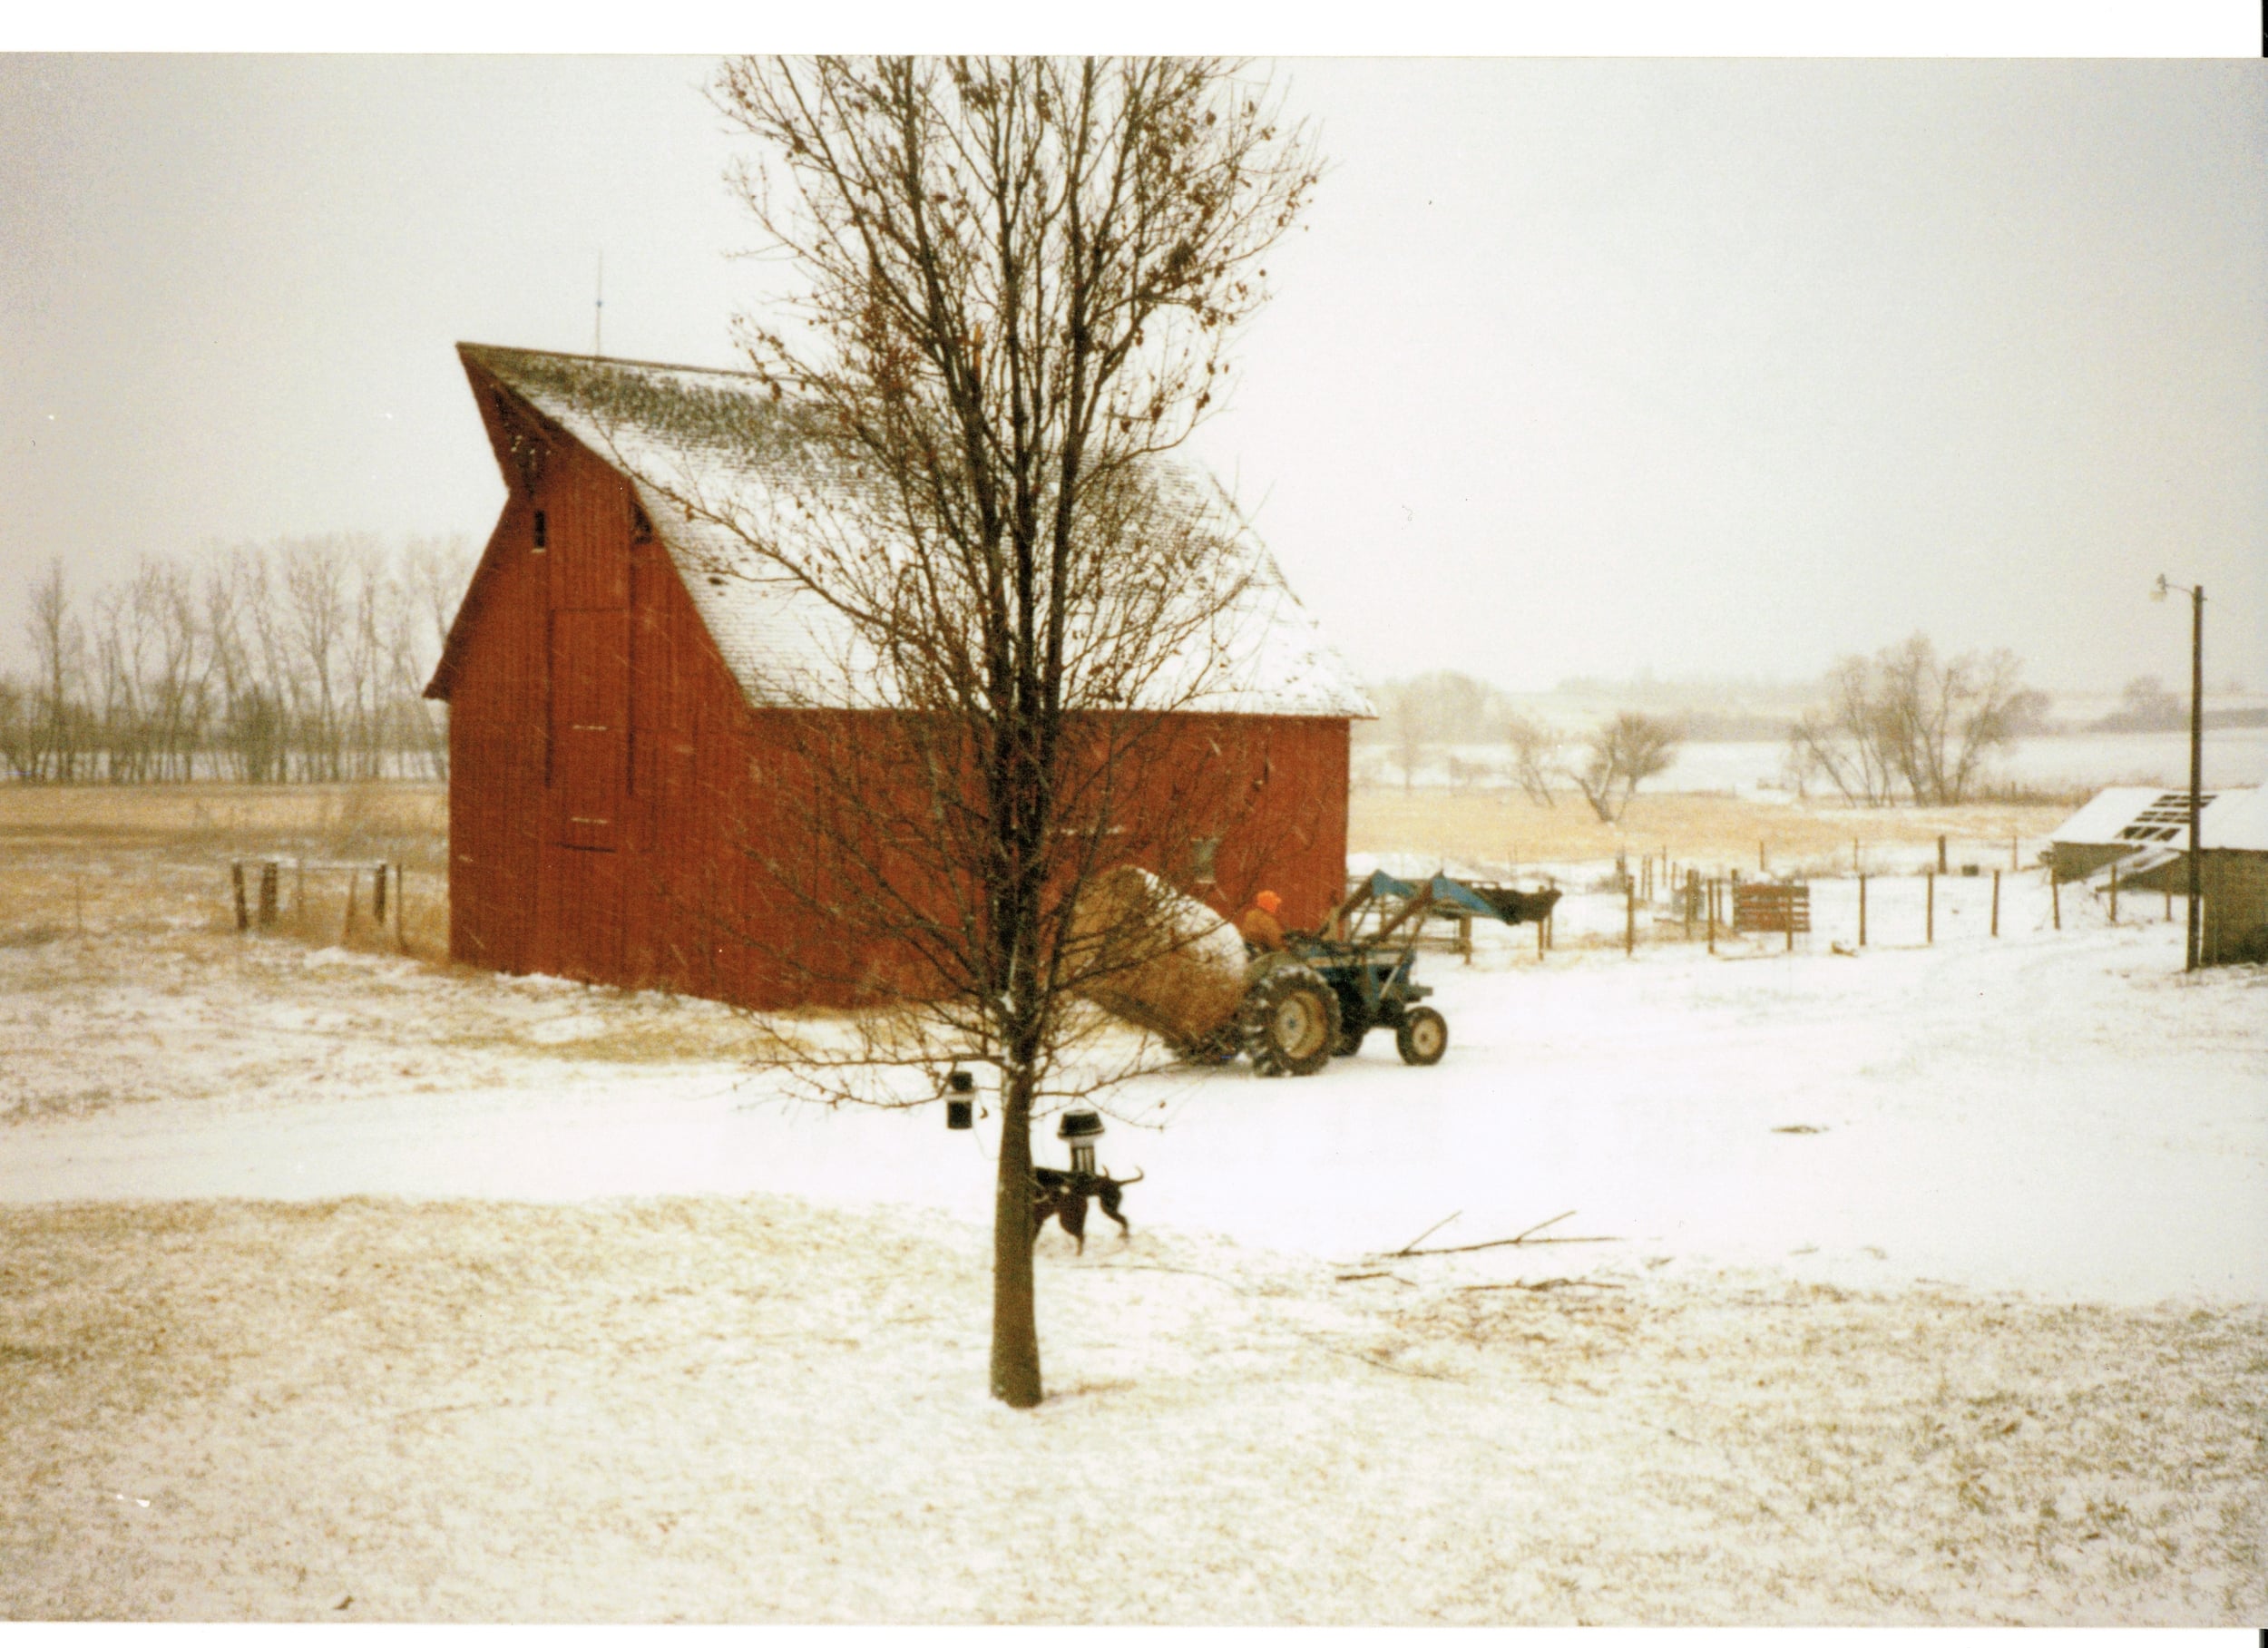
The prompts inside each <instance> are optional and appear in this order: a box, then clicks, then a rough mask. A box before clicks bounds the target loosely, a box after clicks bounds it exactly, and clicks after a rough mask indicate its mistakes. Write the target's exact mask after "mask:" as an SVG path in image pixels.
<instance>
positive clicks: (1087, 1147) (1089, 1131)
mask: <svg viewBox="0 0 2268 1648" xmlns="http://www.w3.org/2000/svg"><path fill="white" fill-rule="evenodd" d="M1055 1136H1056V1137H1057V1138H1060V1139H1061V1140H1062V1141H1063V1142H1064V1143H1065V1144H1066V1145H1068V1146H1070V1152H1071V1171H1072V1172H1073V1173H1092V1172H1093V1171H1094V1170H1095V1141H1096V1140H1097V1139H1099V1138H1100V1137H1101V1136H1102V1117H1100V1116H1097V1115H1096V1114H1095V1113H1094V1112H1093V1111H1092V1110H1066V1111H1064V1112H1063V1119H1062V1121H1061V1124H1060V1125H1059V1126H1057V1127H1056V1129H1055Z"/></svg>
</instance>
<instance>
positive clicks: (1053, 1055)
mask: <svg viewBox="0 0 2268 1648" xmlns="http://www.w3.org/2000/svg"><path fill="white" fill-rule="evenodd" d="M715 101H716V102H717V105H718V107H719V110H720V111H721V112H723V113H724V114H725V115H726V116H727V118H728V120H729V121H731V122H733V123H734V124H735V125H737V126H738V127H739V128H740V129H741V130H742V131H744V132H748V134H750V135H752V136H753V137H755V138H756V139H758V141H759V142H760V143H761V144H762V146H763V155H764V159H763V161H762V163H761V164H760V165H758V166H757V167H753V168H749V169H746V170H744V171H742V172H741V174H740V176H739V181H740V184H741V187H742V190H743V194H744V198H745V200H746V201H747V203H748V207H749V209H750V210H751V211H752V212H753V213H754V215H755V217H756V219H757V220H758V223H759V224H760V225H761V226H762V227H763V229H765V230H766V231H767V235H768V237H769V238H770V239H771V240H772V242H773V243H774V244H775V245H776V246H777V248H779V249H782V250H784V251H785V252H786V254H787V258H788V259H789V262H790V264H791V265H792V268H793V270H794V272H795V274H796V277H797V280H798V282H799V285H798V287H797V291H796V294H795V295H794V296H793V297H791V298H790V299H789V300H788V301H787V304H786V306H785V313H786V315H787V317H789V318H790V319H792V320H794V321H800V322H802V323H804V324H802V325H798V326H794V327H789V326H784V325H775V324H764V323H751V322H747V321H744V322H743V323H742V324H741V327H740V334H741V338H742V341H743V344H744V346H745V347H746V349H747V352H748V357H749V359H750V361H751V362H752V364H753V365H754V366H755V368H756V370H757V371H758V373H759V374H760V375H762V376H763V377H764V378H765V379H766V380H767V381H768V382H769V383H770V384H771V385H773V388H774V393H775V395H777V396H778V397H779V398H780V399H781V401H782V402H783V409H782V417H781V420H780V424H779V427H780V429H781V430H782V431H783V432H785V433H786V434H787V437H788V441H789V449H788V450H786V451H782V452H779V453H777V454H776V458H777V462H778V463H779V464H781V465H782V466H784V467H786V468H788V469H791V470H792V469H793V468H794V467H795V466H797V465H801V466H802V476H803V479H802V483H801V489H800V490H801V491H802V492H803V493H804V496H805V498H806V499H807V500H813V501H819V502H824V503H825V504H826V508H824V509H819V508H814V509H811V510H810V511H809V512H807V513H806V512H803V511H801V510H797V511H794V512H784V513H783V514H781V515H779V516H776V517H774V519H773V521H772V522H771V523H769V524H767V523H766V522H757V521H751V520H749V519H747V518H745V517H737V518H736V517H731V516H730V513H729V512H727V511H722V510H719V509H716V508H714V506H713V502H714V501H713V500H704V499H703V498H701V497H700V496H699V495H698V494H699V488H698V486H697V485H695V484H692V482H693V480H694V479H695V478H693V477H682V478H680V484H679V491H678V495H679V497H680V499H681V502H682V506H683V507H686V508H687V509H688V510H689V512H694V513H696V514H700V513H703V512H708V513H709V514H710V515H711V516H712V518H715V519H718V520H719V522H720V523H722V524H726V525H728V526H729V527H730V528H731V529H732V530H733V531H734V532H735V534H736V536H737V538H738V541H739V542H740V544H741V545H742V546H743V548H744V550H745V551H746V552H747V553H748V554H749V555H752V556H753V557H754V558H755V559H756V561H757V562H758V564H759V565H760V567H761V569H762V574H763V575H764V576H766V577H767V578H771V579H775V580H787V581H788V582H789V583H790V584H792V585H793V587H795V588H797V590H801V591H802V592H803V594H804V595H805V596H806V597H807V599H809V600H814V601H816V602H817V603H820V604H821V606H822V607H823V608H824V609H826V611H828V612H830V613H831V614H833V615H834V621H835V622H836V624H837V625H838V626H839V629H840V639H841V646H840V650H839V654H838V658H839V661H840V664H841V666H842V668H841V676H842V678H841V680H839V681H838V682H836V683H835V684H834V686H833V687H831V688H829V689H828V690H827V691H826V692H824V693H820V694H818V695H817V696H816V698H815V701H816V702H820V703H826V704H829V705H840V704H844V703H846V702H847V703H849V704H852V705H856V704H861V703H864V704H868V705H874V706H875V707H882V706H884V705H886V706H887V707H889V708H891V709H892V710H893V711H894V714H893V715H891V716H889V717H885V718H884V720H885V724H886V726H887V728H888V729H890V730H888V731H887V732H886V733H885V735H884V736H880V737H878V738H864V739H861V740H858V741H856V742H855V743H834V742H832V741H833V740H834V738H835V735H834V733H833V732H832V731H831V730H829V729H833V728H836V727H839V726H843V725H844V723H843V722H842V721H841V720H840V719H839V718H833V717H825V716H814V717H806V718H805V720H804V723H803V724H804V725H806V726H808V727H809V728H811V729H813V731H812V733H811V737H812V742H811V744H810V745H808V746H807V751H806V755H805V758H804V759H803V760H801V761H800V762H799V763H798V766H799V769H800V770H799V771H798V772H797V775H795V785H800V786H803V793H804V794H805V795H807V796H808V797H809V800H808V802H807V808H808V811H809V813H810V814H812V815H813V816H815V817H816V818H819V819H823V820H824V819H829V818H831V819H832V820H833V832H834V834H833V839H834V840H835V841H836V843H837V844H839V847H840V849H841V850H840V851H839V852H838V853H836V854H834V855H833V857H832V860H831V866H830V867H831V869H832V870H833V871H834V872H836V873H839V875H840V877H841V879H840V881H839V882H838V883H836V886H837V889H838V892H837V895H836V899H835V901H834V902H836V905H837V907H838V908H839V910H840V912H841V919H842V920H843V921H844V922H846V924H847V925H849V926H850V927H852V928H853V929H857V928H860V927H862V926H863V927H864V928H865V931H866V932H867V933H868V934H870V935H873V936H876V937H880V938H883V939H886V940H887V941H888V942H889V944H890V945H891V946H893V947H894V948H895V949H897V950H899V951H905V952H910V954H909V961H911V962H913V963H915V964H916V965H914V966H913V967H912V968H911V977H913V978H914V979H916V980H925V981H926V987H925V988H922V989H914V988H908V989H906V990H904V992H902V994H900V995H899V997H898V998H897V1000H899V1001H900V1003H901V1004H902V1005H903V1006H904V1009H905V1010H906V1011H907V1012H909V1013H914V1014H926V1015H927V1016H928V1017H929V1019H931V1020H932V1025H933V1028H934V1029H936V1030H938V1031H940V1032H942V1033H943V1034H944V1035H945V1036H947V1037H948V1038H959V1039H961V1040H962V1042H963V1045H968V1044H973V1045H974V1046H975V1047H976V1048H979V1049H981V1052H982V1056H983V1057H986V1058H990V1059H992V1061H994V1062H996V1063H997V1065H998V1067H999V1068H1000V1071H1001V1107H1002V1117H1001V1121H1002V1135H1001V1138H1002V1142H1001V1149H1000V1157H999V1164H998V1177H997V1181H996V1196H995V1213H994V1222H993V1276H994V1284H993V1312H992V1371H991V1389H992V1394H993V1395H994V1396H995V1397H997V1398H998V1399H1001V1400H1002V1401H1003V1402H1006V1403H1008V1404H1009V1405H1011V1406H1012V1407H1030V1406H1031V1405H1033V1404H1035V1403H1037V1402H1038V1401H1039V1400H1040V1399H1041V1380H1040V1360H1039V1342H1038V1334H1037V1327H1036V1321H1035V1318H1034V1315H1033V1302H1032V1271H1031V1223H1030V1222H1031V1184H1032V1180H1031V1137H1030V1127H1031V1118H1032V1117H1033V1114H1034V1110H1035V1107H1036V1106H1038V1105H1040V1104H1041V1103H1042V1102H1043V1101H1045V1100H1047V1099H1048V1098H1049V1097H1050V1095H1051V1092H1053V1091H1054V1089H1053V1087H1052V1086H1051V1084H1052V1083H1053V1081H1054V1079H1055V1078H1056V1075H1057V1072H1058V1069H1059V1066H1060V1063H1061V1058H1062V1056H1063V1053H1064V1049H1065V1047H1066V1044H1067V1039H1068V1038H1070V1037H1071V1036H1072V1035H1074V1034H1075V1033H1076V1029H1077V1025H1078V1020H1079V1015H1078V1011H1077V1009H1076V1006H1075V998H1076V996H1077V993H1078V990H1079V989H1080V984H1081V974H1082V970H1083V971H1085V972H1087V973H1088V974H1089V976H1091V974H1092V970H1094V969H1095V968H1097V967H1103V966H1108V965H1109V962H1108V961H1107V960H1104V959H1099V953H1100V952H1099V951H1098V950H1097V949H1096V947H1095V946H1093V945H1091V944H1085V945H1082V943H1081V942H1080V934H1079V933H1078V932H1077V931H1075V927H1074V922H1073V916H1074V912H1076V911H1077V909H1078V908H1079V902H1078V893H1079V892H1080V889H1081V887H1082V885H1083V884H1084V883H1085V882H1086V881H1087V879H1088V878H1089V877H1090V875H1091V873H1094V872H1095V871H1096V870H1098V869H1099V868H1100V866H1102V865H1103V864H1105V863H1109V862H1110V861H1112V860H1114V859H1116V858H1118V857H1120V856H1122V854H1123V851H1124V850H1123V848H1122V847H1120V846H1119V845H1118V844H1117V843H1116V841H1115V840H1114V837H1113V835H1112V832H1113V830H1114V829H1119V828H1123V827H1125V826H1126V824H1127V823H1128V820H1129V816H1130V814H1131V809H1132V796H1131V794H1130V790H1131V787H1132V786H1134V785H1140V784H1142V783H1143V782H1145V776H1144V775H1143V774H1141V773H1140V772H1139V771H1137V770H1136V769H1137V768H1138V767H1139V766H1140V765H1141V756H1140V752H1141V751H1142V750H1143V749H1145V748H1149V747H1157V746H1156V742H1155V741H1156V739H1157V736H1158V729H1159V727H1160V726H1161V725H1163V723H1164V719H1165V717H1167V716H1168V715H1169V714H1170V712H1171V711H1173V710H1174V709H1176V708H1178V707H1187V706H1188V705H1190V704H1192V703H1196V702H1200V701H1202V697H1203V693H1204V691H1205V689H1206V686H1207V682H1208V680H1209V679H1210V678H1213V677H1215V676H1216V675H1217V673H1218V671H1219V670H1220V668H1223V667H1224V665H1225V664H1226V663H1227V660H1228V658H1229V655H1230V651H1231V650H1232V649H1233V645H1234V637H1233V635H1232V634H1231V633H1229V632H1228V631H1227V630H1226V629H1224V628H1223V618H1224V615H1225V614H1226V613H1227V612H1228V611H1229V610H1231V609H1234V608H1235V607H1236V606H1237V603H1238V602H1239V601H1240V600H1242V599H1243V597H1244V595H1245V593H1246V582H1247V580H1246V577H1245V575H1244V574H1243V573H1242V572H1241V571H1240V570H1239V569H1238V567H1237V562H1236V557H1235V556H1234V555H1232V554H1229V553H1227V546H1226V545H1225V544H1224V543H1223V541H1222V540H1221V536H1220V534H1218V533H1217V531H1213V530H1211V529H1210V528H1209V527H1208V525H1207V516H1208V513H1210V511H1209V510H1208V509H1207V507H1205V506H1204V502H1203V501H1202V500H1201V499H1200V498H1199V497H1198V496H1197V495H1196V494H1195V493H1194V492H1193V491H1192V489H1191V488H1190V487H1189V486H1188V484H1186V483H1176V482H1175V481H1174V480H1173V479H1172V478H1171V476H1170V474H1169V473H1168V472H1167V471H1165V470H1162V469H1161V468H1160V467H1159V466H1158V464H1157V463H1156V462H1155V460H1156V459H1157V458H1158V455H1159V454H1161V453H1166V452H1168V450H1170V449H1171V448H1172V447H1174V446H1176V445H1177V444H1179V443H1180V442H1181V441H1182V439H1183V438H1184V437H1185V436H1186V435H1187V434H1188V431H1189V429H1190V428H1191V426H1192V425H1193V424H1194V423H1195V422H1196V421H1197V420H1198V418H1199V417H1200V416H1201V415H1202V414H1204V413H1205V411H1206V409H1207V407H1208V405H1211V404H1212V402H1213V400H1214V398H1215V395H1216V394H1217V390H1218V388H1219V386H1220V385H1221V384H1222V383H1223V381H1224V372H1225V370H1226V364H1225V361H1224V358H1223V350H1224V348H1225V347H1226V346H1227V342H1228V341H1229V339H1230V338H1231V337H1232V336H1234V334H1235V333H1236V331H1237V328H1238V327H1239V326H1240V325H1241V324H1242V323H1243V322H1244V321H1245V320H1246V318H1248V317H1249V316H1250V315H1251V314H1252V313H1253V312H1254V311H1255V310H1256V307H1258V306H1259V304H1260V303H1261V301H1262V300H1263V297H1264V296H1265V293H1266V282H1265V277H1266V270H1265V268H1262V267H1261V259H1262V258H1263V257H1264V256H1265V254H1266V249H1268V248H1269V247H1270V246H1271V245H1273V244H1274V243H1275V242H1276V239H1278V238H1279V237H1280V236H1282V235H1283V234H1284V233H1285V231H1286V229H1288V228H1289V227H1290V226H1291V224H1292V223H1293V221H1294V219H1295V217H1296V216H1297V214H1298V212H1299V210H1300V209H1301V206H1302V204H1303V202H1304V201H1305V198H1306V197H1307V195H1308V193H1309V191H1310V190H1311V189H1312V187H1313V185H1314V183H1315V163H1314V161H1313V158H1312V156H1311V154H1310V152H1309V151H1308V149H1307V147H1306V144H1305V140H1304V137H1303V135H1302V134H1301V132H1299V131H1298V130H1297V129H1296V128H1287V127H1283V126H1280V125H1279V123H1278V116H1277V114H1276V106H1275V103H1276V100H1275V99H1274V97H1273V95H1272V94H1271V93H1269V92H1268V91H1267V89H1266V87H1265V86H1262V85H1259V84H1256V83H1253V82H1251V81H1249V80H1248V79H1247V78H1246V74H1245V72H1244V71H1243V70H1242V69H1241V68H1240V67H1238V66H1237V65H1234V64H1229V63H1218V62H1213V61H1200V60H1188V61H1166V60H1158V59H1142V60H1131V61H1083V62H1075V63H1063V62H1055V61H1036V60H1031V59H1018V60H1010V61H991V60H967V59H951V60H945V61H937V62H917V61H910V60H904V59H891V60H885V61H880V62H860V61H850V60H845V59H837V58H822V59H818V60H816V61H812V62H808V63H782V62H768V61H767V62H757V61H742V62H736V63H731V64H729V65H728V67H727V68H726V70H725V71H724V72H723V73H722V74H721V75H720V77H719V81H718V83H717V85H716V88H715ZM803 690H805V691H807V692H814V691H815V690H816V689H814V688H813V687H809V686H807V687H805V688H803ZM774 787H775V788H777V787H779V786H777V785H775V786H774ZM912 795H918V797H919V800H918V802H916V803H914V804H912V806H911V808H910V810H909V806H908V804H907V802H906V800H905V799H904V798H906V797H909V796H912ZM893 798H899V799H893ZM806 884H808V883H806Z"/></svg>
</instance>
